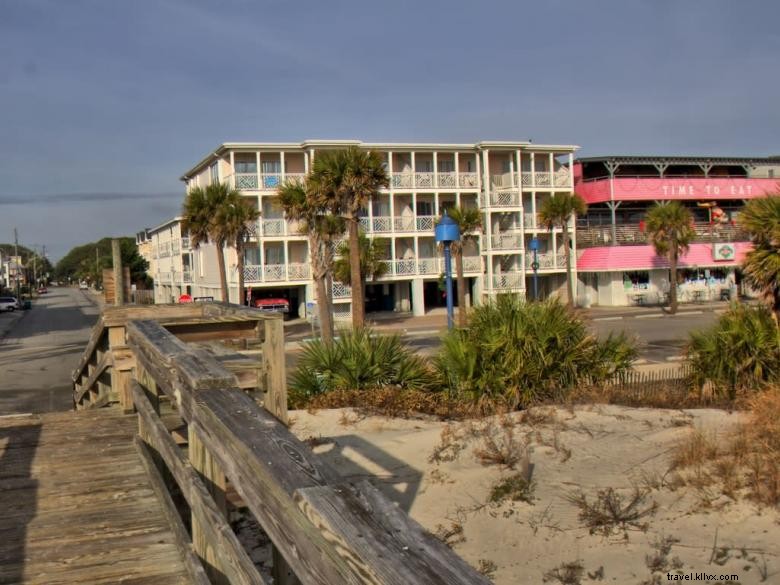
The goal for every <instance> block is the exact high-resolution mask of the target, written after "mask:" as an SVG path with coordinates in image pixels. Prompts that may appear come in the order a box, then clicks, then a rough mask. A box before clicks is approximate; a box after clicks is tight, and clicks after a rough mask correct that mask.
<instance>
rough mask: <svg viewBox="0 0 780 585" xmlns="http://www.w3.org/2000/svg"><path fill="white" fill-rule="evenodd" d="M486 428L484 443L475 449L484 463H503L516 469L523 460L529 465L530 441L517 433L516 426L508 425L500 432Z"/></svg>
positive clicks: (478, 457)
mask: <svg viewBox="0 0 780 585" xmlns="http://www.w3.org/2000/svg"><path fill="white" fill-rule="evenodd" d="M492 431H493V429H492V428H488V429H486V433H485V436H484V437H483V438H482V444H481V445H480V446H479V447H477V448H476V449H474V455H476V457H477V459H478V460H479V462H480V463H481V464H482V465H485V466H487V465H501V466H503V467H506V468H507V469H514V468H515V466H516V465H517V464H518V463H520V462H521V461H522V462H524V463H525V464H526V466H527V462H528V441H527V440H525V439H523V438H521V437H518V436H516V435H515V430H514V427H511V426H507V427H506V428H504V429H503V430H500V431H498V432H492Z"/></svg>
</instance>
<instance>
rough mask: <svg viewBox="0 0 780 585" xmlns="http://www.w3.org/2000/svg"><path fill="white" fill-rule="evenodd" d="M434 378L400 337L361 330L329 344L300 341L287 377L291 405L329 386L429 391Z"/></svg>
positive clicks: (345, 332) (343, 335)
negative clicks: (293, 370) (292, 370)
mask: <svg viewBox="0 0 780 585" xmlns="http://www.w3.org/2000/svg"><path fill="white" fill-rule="evenodd" d="M434 381H435V378H434V376H433V374H432V372H431V371H430V370H429V368H428V366H427V365H426V363H425V361H424V360H423V359H422V358H420V357H419V356H416V355H415V354H414V353H412V352H411V351H410V350H409V348H408V347H406V346H405V345H404V344H403V342H402V341H401V338H400V337H399V336H398V335H375V334H374V333H373V332H372V331H371V330H370V329H368V328H361V329H356V330H354V331H342V332H341V333H340V335H339V337H338V339H336V340H335V341H334V342H333V343H332V344H327V343H323V342H321V341H319V340H314V341H310V342H307V343H305V344H304V346H303V350H302V352H301V356H300V359H299V360H298V367H297V369H296V371H295V372H294V373H293V375H292V377H291V379H290V401H291V404H292V405H293V406H294V407H299V406H303V405H305V404H306V403H307V402H308V401H309V400H310V399H311V398H313V397H314V396H316V395H318V394H322V393H325V392H330V391H333V390H372V389H377V388H386V387H394V388H399V389H408V390H428V389H431V388H432V387H433V384H434Z"/></svg>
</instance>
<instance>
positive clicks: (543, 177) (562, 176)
mask: <svg viewBox="0 0 780 585" xmlns="http://www.w3.org/2000/svg"><path fill="white" fill-rule="evenodd" d="M521 175H522V176H521V180H522V183H523V187H526V188H529V187H553V186H554V187H571V173H570V172H569V169H568V168H567V167H561V168H559V169H558V170H557V171H555V172H554V173H550V172H549V171H536V172H523V173H522V174H521Z"/></svg>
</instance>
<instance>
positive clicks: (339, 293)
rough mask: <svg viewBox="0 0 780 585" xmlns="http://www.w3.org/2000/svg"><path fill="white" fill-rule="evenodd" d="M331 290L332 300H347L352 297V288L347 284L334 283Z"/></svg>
mask: <svg viewBox="0 0 780 585" xmlns="http://www.w3.org/2000/svg"><path fill="white" fill-rule="evenodd" d="M331 290H332V291H333V298H334V299H348V298H350V297H351V296H352V287H350V286H349V285H348V284H343V283H341V282H334V283H333V288H332V289H331Z"/></svg>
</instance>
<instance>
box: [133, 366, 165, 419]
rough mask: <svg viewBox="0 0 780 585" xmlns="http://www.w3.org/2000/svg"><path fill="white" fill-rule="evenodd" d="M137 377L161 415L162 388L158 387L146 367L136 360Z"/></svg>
mask: <svg viewBox="0 0 780 585" xmlns="http://www.w3.org/2000/svg"><path fill="white" fill-rule="evenodd" d="M135 379H136V380H138V383H139V384H140V385H141V387H142V388H143V389H144V390H145V391H146V395H147V397H148V398H149V402H151V403H152V408H154V411H155V412H156V413H157V416H160V390H159V389H158V388H157V382H155V381H154V378H152V377H151V376H150V375H149V372H147V371H146V370H145V369H144V367H143V366H142V365H141V364H139V363H138V362H137V360H136V364H135Z"/></svg>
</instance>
